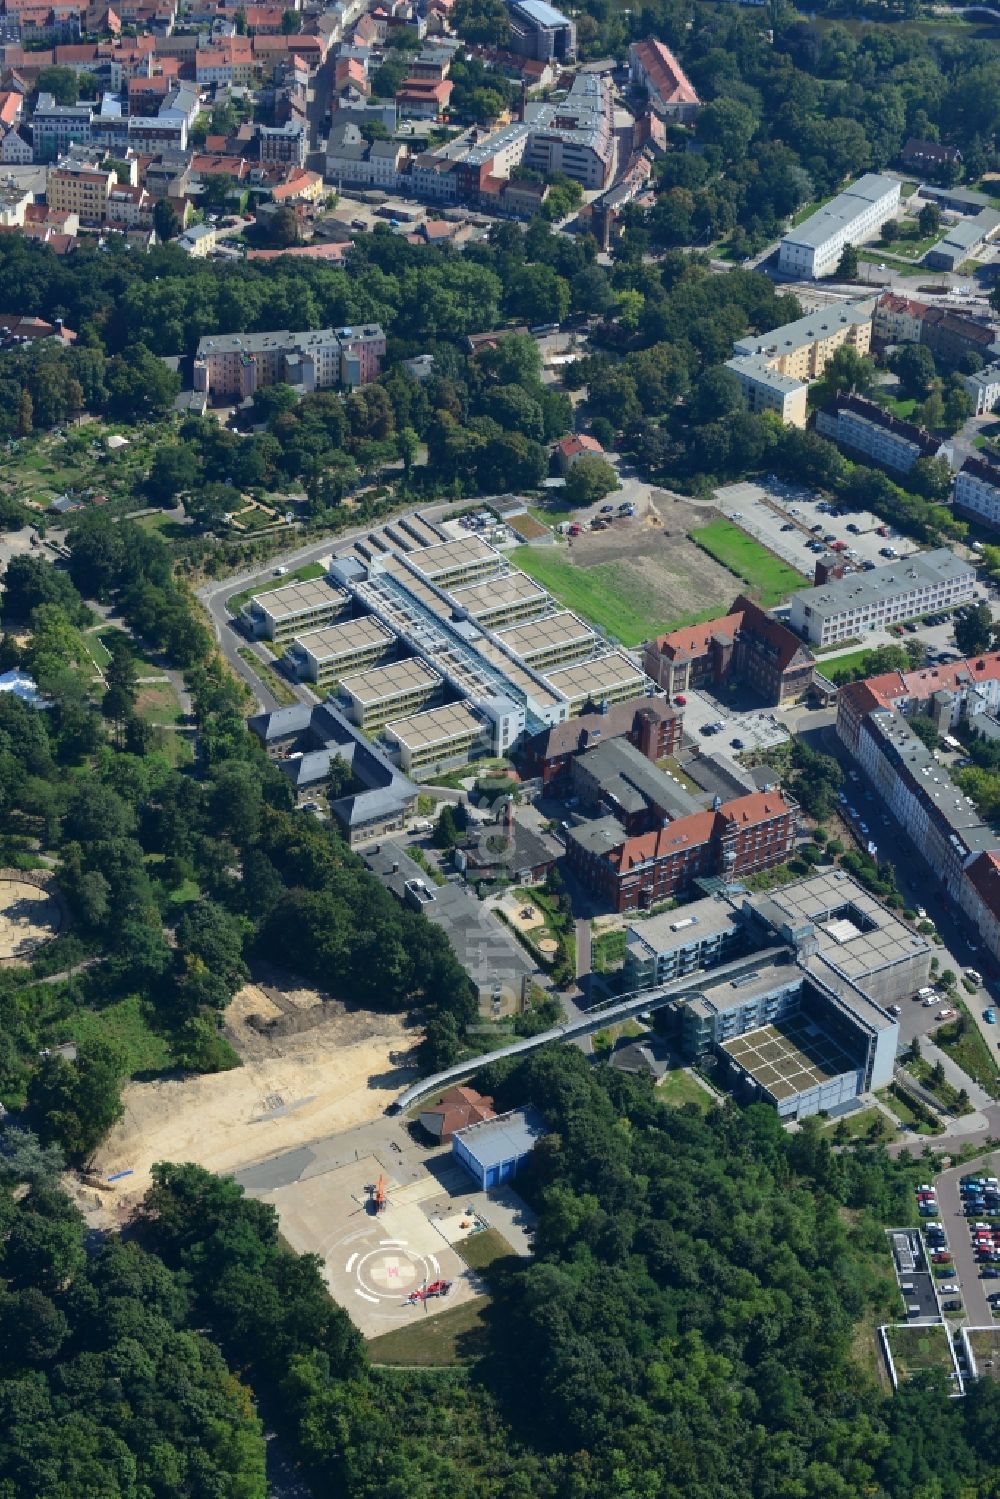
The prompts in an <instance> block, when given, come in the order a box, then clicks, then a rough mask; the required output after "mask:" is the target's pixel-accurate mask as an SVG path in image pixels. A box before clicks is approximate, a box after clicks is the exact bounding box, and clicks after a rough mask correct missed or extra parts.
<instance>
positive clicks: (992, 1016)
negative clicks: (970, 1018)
mask: <svg viewBox="0 0 1000 1499" xmlns="http://www.w3.org/2000/svg"><path fill="white" fill-rule="evenodd" d="M983 1019H984V1020H985V1021H986V1024H987V1025H996V1023H997V1012H996V1010H994V1009H993V1008H992V1007H991V1008H990V1009H988V1010H984V1011H983Z"/></svg>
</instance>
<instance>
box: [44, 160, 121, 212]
mask: <svg viewBox="0 0 1000 1499" xmlns="http://www.w3.org/2000/svg"><path fill="white" fill-rule="evenodd" d="M117 181H118V179H117V177H116V176H115V173H114V172H113V171H106V170H105V169H104V168H103V167H98V166H95V165H93V164H91V163H89V162H76V161H64V162H61V163H60V165H59V166H56V167H50V168H49V174H48V180H47V184H46V190H45V200H46V203H47V204H48V206H49V208H55V209H58V210H61V211H63V212H65V213H75V214H78V215H79V218H80V222H81V223H86V224H102V223H103V222H104V220H105V219H106V218H107V215H108V194H109V193H110V192H111V190H112V188H113V187H115V186H116V184H117Z"/></svg>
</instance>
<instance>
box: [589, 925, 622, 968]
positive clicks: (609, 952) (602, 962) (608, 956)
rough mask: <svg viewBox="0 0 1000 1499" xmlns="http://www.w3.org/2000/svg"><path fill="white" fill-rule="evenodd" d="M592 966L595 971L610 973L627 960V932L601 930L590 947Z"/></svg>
mask: <svg viewBox="0 0 1000 1499" xmlns="http://www.w3.org/2000/svg"><path fill="white" fill-rule="evenodd" d="M590 961H591V966H592V968H593V970H594V972H595V973H609V972H610V971H611V969H612V968H619V967H620V966H621V964H622V963H623V962H624V961H625V933H624V932H601V933H600V935H599V936H597V937H595V938H594V940H593V942H592V943H591V948H590Z"/></svg>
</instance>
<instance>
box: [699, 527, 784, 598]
mask: <svg viewBox="0 0 1000 1499" xmlns="http://www.w3.org/2000/svg"><path fill="white" fill-rule="evenodd" d="M689 534H690V538H691V540H692V541H693V542H695V543H696V544H697V545H698V546H700V547H701V548H702V550H703V551H706V552H707V553H708V554H709V556H710V557H714V558H715V560H716V562H721V563H722V565H723V567H728V569H729V571H730V572H731V573H735V574H736V576H737V577H738V578H742V579H743V581H744V582H745V583H748V584H749V585H750V587H751V588H753V589H756V590H757V591H758V592H759V594H760V602H761V604H762V605H763V606H764V608H765V609H769V608H771V607H772V605H774V604H779V603H781V602H782V600H783V599H786V598H787V597H788V595H789V594H790V593H794V592H795V590H796V589H797V588H802V587H803V586H804V584H805V583H806V581H807V579H806V578H805V577H804V576H803V575H802V573H800V572H797V571H796V570H795V568H794V567H789V565H788V563H787V562H782V560H781V558H780V557H776V556H775V554H774V553H773V552H769V551H768V549H767V547H765V546H761V544H760V542H759V541H754V539H753V537H752V536H748V535H747V534H746V532H745V531H741V530H740V528H739V526H735V525H733V523H732V521H728V520H716V521H712V522H711V523H710V524H709V525H707V526H699V527H698V528H697V529H696V530H694V531H691V532H690V533H689Z"/></svg>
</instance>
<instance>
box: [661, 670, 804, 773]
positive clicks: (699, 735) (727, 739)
mask: <svg viewBox="0 0 1000 1499" xmlns="http://www.w3.org/2000/svg"><path fill="white" fill-rule="evenodd" d="M682 696H683V697H684V700H685V701H684V704H683V707H684V733H685V736H686V737H687V738H688V739H690V740H691V741H692V743H694V744H697V745H698V746H699V747H700V748H701V749H703V750H704V751H705V753H706V754H708V753H710V752H711V753H721V754H724V755H729V756H734V755H739V754H741V753H742V752H743V751H744V750H755V749H756V750H764V749H774V748H775V747H776V746H777V745H779V744H785V743H786V742H787V740H788V737H789V735H788V730H787V729H786V728H785V727H784V726H783V725H782V724H781V723H780V722H779V720H778V719H777V718H776V717H775V715H774V713H773V712H771V710H770V709H768V708H751V709H749V710H746V711H744V710H743V709H742V708H741V707H738V706H736V705H735V704H734V703H733V702H726V701H724V700H723V699H722V698H721V697H716V696H715V695H714V694H713V693H711V692H706V691H705V690H704V689H703V688H700V687H692V688H690V689H689V690H688V691H687V692H685V693H683V694H682ZM737 702H738V699H737ZM716 724H718V725H719V726H720V727H719V728H715V725H716ZM706 730H710V732H705V731H706ZM734 740H738V741H739V743H737V744H734V743H733V741H734Z"/></svg>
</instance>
